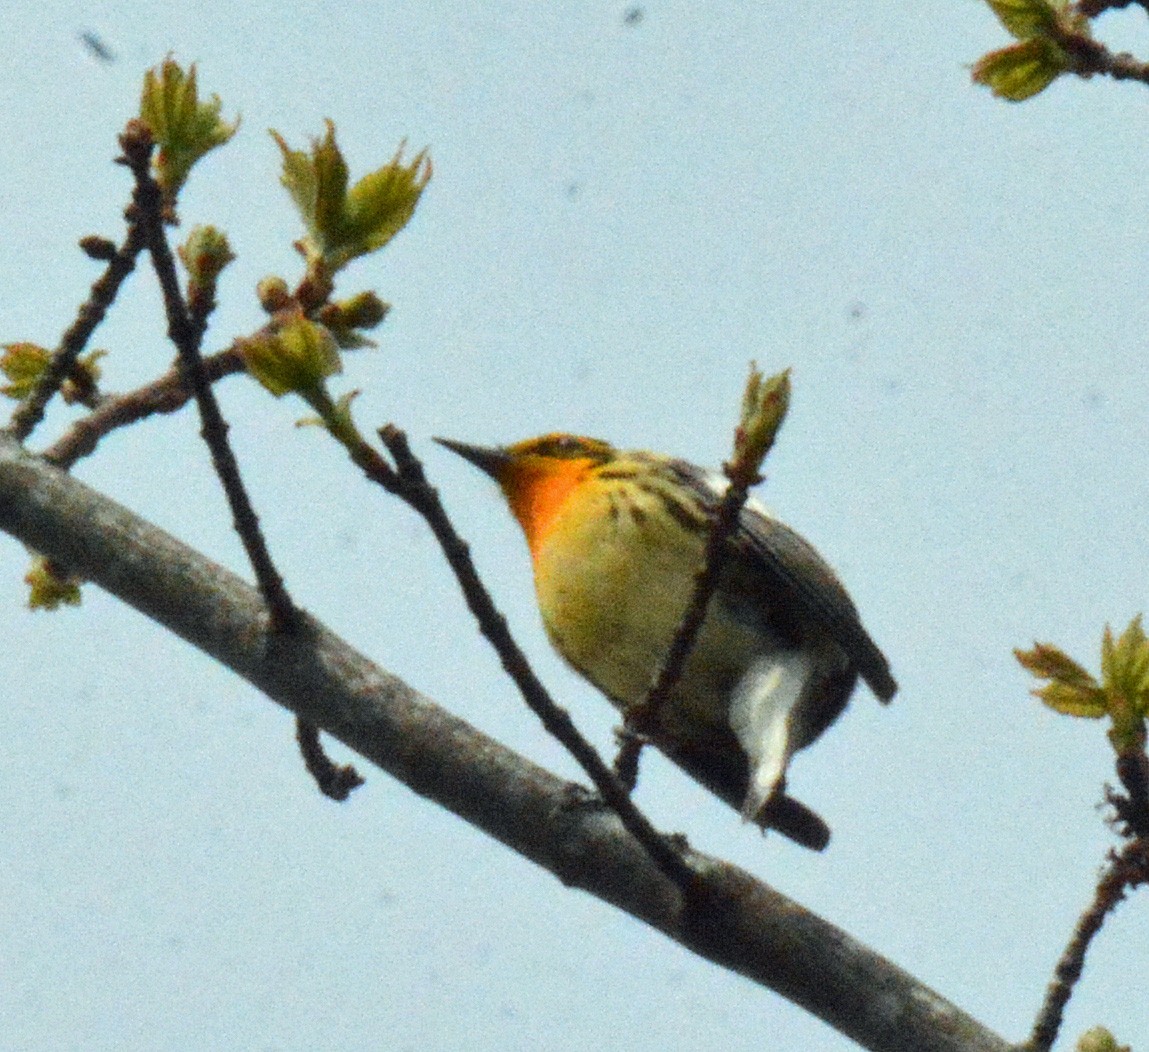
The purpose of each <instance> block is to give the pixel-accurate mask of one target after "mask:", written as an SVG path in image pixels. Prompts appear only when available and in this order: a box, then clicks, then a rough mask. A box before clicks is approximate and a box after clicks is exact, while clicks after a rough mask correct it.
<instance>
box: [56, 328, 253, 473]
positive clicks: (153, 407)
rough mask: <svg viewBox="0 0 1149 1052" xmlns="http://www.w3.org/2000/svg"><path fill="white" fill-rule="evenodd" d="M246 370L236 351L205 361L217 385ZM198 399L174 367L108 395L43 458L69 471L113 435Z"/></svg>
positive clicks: (210, 379) (207, 374) (209, 379)
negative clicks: (151, 379) (122, 392)
mask: <svg viewBox="0 0 1149 1052" xmlns="http://www.w3.org/2000/svg"><path fill="white" fill-rule="evenodd" d="M243 370H244V364H243V357H242V356H241V355H240V353H239V351H238V350H237V349H236V348H235V347H229V348H227V349H226V350H223V351H217V352H216V353H215V354H210V355H208V356H207V357H206V358H204V359H203V371H204V376H205V378H206V379H207V382H208V383H211V384H214V383H216V382H217V381H219V380H222V379H223V378H224V377H225V376H231V375H233V374H234V373H240V372H243ZM193 397H194V395H193V393H192V390H191V387H190V386H189V385H188V382H187V377H186V375H185V374H184V371H183V370H182V369H181V368H180V367H179V366H173V367H172V368H171V369H169V370H168V371H167V372H166V373H164V374H163V375H162V376H159V377H157V378H156V379H155V380H153V381H152V382H151V383H149V384H145V385H144V386H143V387H138V388H136V389H135V390H134V391H128V392H125V393H124V394H119V395H105V396H104V397H103V398H102V399H101V401H100V404H99V406H98V407H97V408H96V409H95V411H94V412H91V413H89V414H88V415H87V416H84V417H80V419H78V420H76V421H75V422H74V423H73V424H72V426H71V427H70V428H68V430H67V431H66V432H64V434H63V435H61V436H60V438H58V439H57V440H56V441H55V442H54V443H53V444H52V445H51V446H49V447H48V448H47V449H45V450H44V452H43V453H42V454H41V455H42V456H43V457H44V459H45V460H47V461H48V462H49V463H51V464H54V465H56V467H59V468H63V469H64V470H65V471H67V470H69V469H70V468H71V467H72V465H73V464H75V463H76V461H78V460H80V459H81V458H83V457H86V456H89V455H90V454H92V453H94V452H95V450H96V447H97V445H98V444H99V442H100V440H101V439H102V438H104V437H105V436H106V435H109V434H111V432H113V431H116V430H118V429H119V428H121V427H127V426H128V425H129V424H135V423H137V422H139V421H140V420H144V419H146V418H147V417H149V416H154V415H156V414H159V413H174V412H176V411H177V410H179V409H182V408H183V407H184V406H185V405H187V404H188V402H190V401H191V400H192V398H193Z"/></svg>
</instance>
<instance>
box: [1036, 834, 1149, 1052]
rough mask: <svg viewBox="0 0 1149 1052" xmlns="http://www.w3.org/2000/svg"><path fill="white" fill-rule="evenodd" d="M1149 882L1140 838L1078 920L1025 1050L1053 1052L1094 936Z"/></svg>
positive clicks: (1115, 862)
mask: <svg viewBox="0 0 1149 1052" xmlns="http://www.w3.org/2000/svg"><path fill="white" fill-rule="evenodd" d="M1147 883H1149V841H1146V840H1142V839H1138V840H1134V841H1133V842H1132V843H1130V844H1128V845H1126V847H1125V849H1124V850H1123V851H1122V852H1121V853H1120V854H1119V855H1113V856H1111V857H1110V862H1109V866H1108V867H1107V868H1106V869H1105V871H1104V872H1103V873H1102V875H1101V879H1100V880H1099V881H1098V883H1097V890H1096V892H1095V893H1094V896H1093V903H1092V905H1091V906H1090V907H1089V909H1088V910H1086V911H1085V913H1083V914H1082V915H1081V917H1080V918H1078V921H1077V926H1076V927H1075V928H1074V930H1073V936H1072V937H1071V938H1070V940H1069V943H1068V945H1067V946H1066V947H1065V951H1064V953H1062V955H1061V960H1059V961H1058V962H1057V967H1056V968H1055V969H1054V973H1053V975H1054V978H1053V981H1052V982H1051V983H1050V984H1049V989H1048V990H1047V991H1046V994H1045V1002H1044V1003H1043V1004H1042V1006H1041V1011H1040V1012H1039V1013H1038V1015H1037V1021H1036V1022H1035V1023H1034V1026H1033V1032H1032V1033H1031V1034H1030V1038H1029V1041H1028V1042H1026V1044H1025V1046H1024V1047H1025V1048H1026V1049H1027V1050H1028V1052H1049V1049H1050V1048H1052V1047H1053V1042H1054V1041H1055V1040H1056V1039H1057V1032H1058V1030H1060V1028H1061V1020H1062V1015H1063V1014H1064V1011H1065V1006H1066V1005H1067V1004H1068V1003H1069V998H1070V996H1071V995H1072V994H1073V987H1074V986H1075V985H1076V983H1077V980H1078V979H1080V978H1081V969H1082V967H1083V966H1084V964H1085V954H1086V953H1087V952H1088V950H1089V944H1090V943H1091V942H1092V941H1093V937H1094V936H1095V935H1096V934H1097V933H1098V932H1099V931H1100V930H1101V926H1102V925H1103V924H1104V923H1105V918H1106V917H1108V916H1109V914H1110V913H1111V912H1112V911H1113V910H1114V908H1115V907H1116V906H1117V904H1118V903H1119V902H1120V901H1121V900H1122V899H1123V898H1124V897H1125V892H1126V891H1127V890H1128V889H1131V888H1135V887H1137V886H1138V885H1139V884H1147Z"/></svg>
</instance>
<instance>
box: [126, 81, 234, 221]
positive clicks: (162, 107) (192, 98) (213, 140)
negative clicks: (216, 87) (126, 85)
mask: <svg viewBox="0 0 1149 1052" xmlns="http://www.w3.org/2000/svg"><path fill="white" fill-rule="evenodd" d="M222 105H223V104H222V103H221V102H220V99H219V96H218V95H213V96H212V97H211V98H210V99H208V100H207V101H205V102H201V101H200V98H199V91H198V89H197V87H196V72H195V65H194V63H193V64H192V65H191V66H189V67H188V69H187V70H186V71H185V70H184V69H183V68H182V67H181V66H179V65H178V64H177V63H176V62H175V61H174V60H173V59H171V58H168V59H165V60H164V62H163V64H162V65H161V66H160V68H159V70H158V71H157V70H154V69H149V70H148V71H147V73H146V74H144V88H143V91H142V93H141V94H140V120H142V121H143V122H144V123H145V124H146V125H147V126H148V129H149V130H150V131H151V133H152V139H153V140H154V141H155V144H156V146H157V147H158V150H157V152H156V156H155V160H154V162H153V164H154V167H155V174H156V182H157V183H159V185H160V188H161V189H162V190H163V192H164V196H165V198H166V199H167V201H168V203H169V204H170V203H172V202H174V201H175V198H176V195H177V194H178V193H179V190H180V187H181V186H183V184H184V181H185V180H186V179H187V177H188V173H189V172H190V171H191V169H192V165H194V164H195V163H196V161H198V160H199V159H200V158H201V157H203V155H204V154H206V153H208V152H209V151H211V150H214V149H215V148H216V147H217V146H222V145H223V144H224V143H225V142H227V141H228V140H229V139H230V138H231V137H232V136H233V135H234V134H235V132H236V129H237V128H238V127H239V120H238V119H237V120H236V121H234V122H233V123H230V124H229V123H228V122H227V121H225V120H221V119H220V115H219V112H220V109H221V108H222Z"/></svg>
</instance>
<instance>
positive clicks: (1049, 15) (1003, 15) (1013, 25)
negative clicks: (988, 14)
mask: <svg viewBox="0 0 1149 1052" xmlns="http://www.w3.org/2000/svg"><path fill="white" fill-rule="evenodd" d="M986 3H988V4H989V6H990V7H991V8H992V9H993V13H994V14H995V15H997V17H998V20H999V21H1000V22H1001V24H1002V25H1003V26H1005V28H1006V29H1007V30H1008V31H1009V32H1010V33H1011V34H1012V35H1013V36H1014V37H1016V38H1017V39H1018V40H1028V39H1029V38H1030V37H1035V36H1041V35H1043V34H1046V33H1049V32H1051V31H1053V30H1056V29H1057V23H1058V17H1059V15H1060V14H1061V6H1062V5H1057V4H1052V3H1050V2H1049V0H986Z"/></svg>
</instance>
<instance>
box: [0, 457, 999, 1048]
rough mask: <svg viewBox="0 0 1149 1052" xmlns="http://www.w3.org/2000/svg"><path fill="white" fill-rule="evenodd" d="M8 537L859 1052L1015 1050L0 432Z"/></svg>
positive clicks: (740, 874) (844, 940)
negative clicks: (785, 1002)
mask: <svg viewBox="0 0 1149 1052" xmlns="http://www.w3.org/2000/svg"><path fill="white" fill-rule="evenodd" d="M0 529H3V530H5V531H6V532H8V533H10V534H12V535H13V536H14V537H16V538H17V539H19V540H20V541H23V542H24V543H25V544H27V545H29V546H31V547H33V548H35V549H36V550H37V551H40V552H43V553H44V554H46V555H48V556H50V557H52V558H53V559H55V560H57V561H58V562H60V563H61V564H62V565H65V566H67V567H69V568H70V569H71V570H73V571H75V572H77V573H79V574H82V575H83V576H84V577H86V578H88V579H89V580H91V581H93V582H94V583H95V584H97V585H99V586H100V587H101V588H104V589H105V590H107V591H109V592H111V593H112V594H113V595H116V596H118V597H119V598H120V599H122V600H123V601H124V602H126V603H128V604H129V605H131V606H133V607H134V608H135V609H137V610H139V611H140V612H142V613H144V614H146V615H147V616H149V617H151V618H153V619H154V620H156V621H158V622H159V623H160V624H162V625H164V626H165V627H166V628H168V629H170V630H171V631H172V632H174V633H176V634H177V635H179V636H181V637H182V638H183V639H185V640H187V641H188V642H190V643H191V644H192V645H194V646H196V647H197V648H199V649H200V650H202V651H204V652H205V653H207V654H210V655H211V656H212V657H214V658H216V659H217V660H218V661H220V662H221V663H222V664H224V665H226V666H227V667H228V668H230V669H232V670H233V671H235V672H237V673H238V674H239V675H241V676H243V677H244V678H245V679H247V680H248V681H249V682H250V683H252V684H253V685H254V686H255V687H256V688H258V689H259V690H260V691H262V692H263V693H265V694H266V695H267V696H268V697H269V698H271V699H273V700H274V701H276V702H278V703H279V704H281V705H283V706H284V707H286V708H287V709H289V710H291V711H292V712H294V713H296V714H297V715H298V716H301V717H302V718H304V719H305V720H308V721H309V722H311V723H313V724H315V725H316V726H317V727H320V728H321V729H323V730H324V731H327V732H328V733H330V734H332V735H334V736H335V737H337V738H339V739H340V740H341V741H343V742H344V743H345V744H347V745H348V746H350V747H351V748H352V749H354V750H355V751H356V752H358V753H360V754H361V755H362V756H364V757H365V758H367V759H369V760H371V761H372V762H373V763H375V764H377V765H378V766H379V767H381V768H383V769H384V770H386V771H387V772H389V773H390V774H392V775H394V776H395V777H396V778H398V779H400V780H401V781H403V782H404V783H406V784H407V785H408V786H410V787H411V788H412V789H413V790H415V791H416V792H418V793H420V794H422V795H424V796H426V797H428V798H430V799H433V800H435V801H436V802H438V803H440V804H441V805H442V806H444V807H446V808H448V809H449V810H451V811H453V812H454V813H455V814H457V815H459V816H460V817H462V818H464V819H465V820H466V821H468V822H471V823H473V824H474V825H476V826H478V827H479V828H481V829H483V830H485V831H486V832H487V833H489V834H490V835H491V836H493V837H495V838H496V839H498V840H500V841H501V842H503V843H504V844H506V845H507V846H508V847H511V848H513V849H514V850H515V851H517V852H519V853H520V854H522V855H524V856H525V857H526V858H529V859H531V860H532V861H533V862H535V863H537V864H538V865H540V866H543V867H545V868H546V869H548V870H550V871H551V872H552V873H554V874H555V875H556V876H558V878H559V879H560V880H562V881H563V882H564V883H566V884H568V885H573V886H575V887H580V888H583V889H584V890H586V891H588V892H590V893H591V894H593V895H596V896H598V897H599V898H601V899H603V900H604V901H606V902H609V903H612V904H613V905H615V906H618V907H619V908H620V909H623V910H626V911H627V912H628V913H630V914H632V915H633V916H635V917H637V918H638V919H640V920H642V921H644V922H646V923H647V924H649V925H651V926H652V927H655V928H657V929H659V930H660V931H662V932H664V933H665V934H667V935H668V936H670V937H671V938H673V939H676V940H677V941H678V942H680V943H682V944H683V945H685V946H687V947H689V948H690V949H691V950H693V951H694V952H696V953H699V954H700V955H702V956H704V957H707V958H708V959H710V960H712V961H714V962H715V963H717V964H719V965H721V966H723V967H726V968H729V969H731V970H733V971H736V972H738V973H740V974H742V975H744V976H746V977H748V978H750V979H752V980H753V981H755V982H758V983H760V984H762V985H764V986H767V987H769V988H771V989H773V990H776V991H778V992H779V993H781V994H783V995H784V996H785V997H787V998H789V999H790V1000H792V1001H794V1002H795V1003H797V1004H799V1005H801V1006H802V1007H804V1008H806V1009H807V1010H808V1011H810V1012H812V1013H814V1014H815V1015H817V1016H819V1017H820V1018H821V1019H823V1020H825V1021H826V1022H827V1023H829V1024H830V1025H831V1026H833V1027H835V1028H836V1029H837V1030H839V1031H840V1032H841V1033H843V1034H845V1035H846V1036H848V1037H850V1038H852V1039H853V1040H855V1041H857V1042H858V1043H859V1044H860V1045H862V1046H863V1047H865V1048H869V1049H875V1050H883V1052H1007V1050H1008V1049H1009V1048H1010V1046H1009V1045H1008V1044H1007V1043H1006V1042H1005V1041H1003V1040H1002V1039H1001V1038H999V1037H997V1036H996V1035H995V1034H993V1033H991V1032H990V1031H988V1030H987V1029H985V1028H984V1027H982V1026H981V1025H980V1024H979V1023H977V1022H976V1021H975V1020H973V1019H972V1018H970V1017H969V1016H967V1015H966V1014H965V1013H963V1012H961V1011H960V1010H959V1009H957V1008H956V1007H954V1006H953V1005H951V1004H949V1003H948V1002H946V1001H945V1000H943V999H942V998H941V997H939V996H938V995H937V994H936V993H934V992H933V991H932V990H929V989H928V988H926V987H925V986H923V985H922V984H920V983H918V982H917V981H916V980H915V979H914V978H913V977H912V976H910V975H908V974H906V973H905V972H903V971H902V970H901V969H899V968H897V967H896V966H895V965H893V964H892V963H890V962H889V961H886V960H885V959H883V958H882V957H880V956H878V955H877V954H875V953H874V952H873V951H871V950H869V949H867V948H866V947H865V946H863V945H861V944H860V943H858V942H856V941H855V940H853V939H851V938H850V937H849V936H848V935H847V934H846V933H845V932H843V931H841V930H839V929H837V928H835V927H834V926H833V925H831V924H829V923H828V922H827V921H824V920H822V919H821V918H819V917H817V916H815V915H814V914H812V913H810V912H808V911H806V910H804V909H802V907H800V906H798V905H797V904H796V903H794V902H791V901H790V900H788V899H786V898H785V897H784V896H782V895H780V894H779V893H778V892H776V891H774V890H773V889H771V888H769V887H767V886H766V885H764V884H762V883H760V882H759V881H757V880H755V879H754V878H753V877H752V876H750V875H749V874H748V873H745V872H744V871H742V870H739V869H737V868H736V867H734V866H731V865H728V864H727V863H724V862H721V861H719V860H716V859H711V858H707V857H706V856H704V855H700V854H698V853H693V852H688V853H687V857H688V859H689V860H690V862H691V864H692V865H693V866H694V867H695V868H696V869H697V870H698V871H699V872H700V873H701V874H702V875H703V877H704V879H705V880H706V884H707V892H708V894H707V898H706V903H705V906H704V907H699V906H698V905H697V904H695V905H694V906H693V907H692V908H684V905H683V898H682V895H681V894H680V892H679V890H678V889H677V888H676V886H675V885H674V884H673V882H671V881H670V880H668V879H667V878H666V877H665V876H664V875H663V874H662V873H661V872H660V871H659V870H658V868H657V867H656V866H655V865H654V864H653V863H652V862H651V860H650V858H649V856H648V855H647V854H646V852H645V851H643V850H642V849H641V848H640V847H639V846H638V845H637V843H636V842H635V841H634V840H633V838H631V837H630V836H629V835H628V834H627V833H626V832H625V831H624V830H623V829H622V827H621V825H620V823H619V820H618V818H617V816H616V815H615V814H614V813H613V812H612V811H610V810H608V809H606V808H601V807H597V808H596V807H588V806H586V805H585V800H582V801H580V798H579V794H578V793H577V790H576V789H575V788H574V787H572V786H571V785H570V783H567V782H565V781H563V780H561V779H559V778H556V777H555V776H554V775H551V774H550V773H548V772H547V771H545V770H543V769H542V768H540V767H537V766H535V765H534V764H532V763H531V762H530V761H528V760H526V759H524V758H523V757H521V756H518V755H516V754H515V753H513V752H511V751H510V750H508V749H506V748H504V747H503V746H502V745H500V744H499V743H498V742H496V741H494V740H492V739H490V738H488V737H486V736H485V735H483V734H482V733H480V732H479V731H477V730H475V729H474V728H472V727H470V726H469V725H468V724H466V723H464V722H463V721H462V720H459V719H457V718H456V717H454V716H452V715H450V714H449V713H447V712H445V711H443V710H442V709H440V708H438V707H437V706H436V705H434V704H433V703H432V702H430V701H429V700H428V699H427V698H425V697H423V696H422V695H420V694H419V693H418V692H416V691H414V690H413V689H411V688H410V687H408V686H407V685H406V684H404V683H403V682H402V681H400V680H399V679H397V678H396V677H394V676H392V675H391V674H390V673H388V672H386V671H384V670H383V669H381V668H379V667H378V666H376V665H374V664H372V663H371V662H370V661H368V660H367V659H366V658H365V657H363V656H362V655H360V654H358V653H357V652H356V651H354V650H353V649H352V648H351V647H349V646H348V645H347V644H346V643H344V642H343V641H342V640H340V639H339V638H338V637H336V636H334V635H333V634H332V633H330V632H329V631H328V630H327V629H325V628H324V627H323V626H322V625H321V624H319V622H317V621H315V620H314V619H312V618H310V617H308V616H306V615H303V616H302V618H301V620H302V626H301V631H300V633H298V634H297V635H295V636H293V637H291V638H285V637H283V636H282V635H279V634H276V633H274V632H271V631H270V630H269V626H268V617H267V612H266V608H265V606H264V604H263V602H262V600H261V599H260V596H259V593H258V592H257V591H256V590H255V589H253V588H251V587H250V586H248V585H247V584H245V583H244V582H243V581H241V580H240V579H239V578H238V577H236V576H235V575H233V574H232V573H230V572H229V571H227V570H225V569H223V568H222V567H220V566H218V565H216V564H215V563H212V562H211V561H209V560H208V559H205V558H204V557H203V556H201V555H199V554H197V553H196V552H194V551H192V550H191V549H189V548H187V547H186V546H185V545H183V544H181V543H180V542H179V541H177V540H176V539H175V538H173V537H171V536H170V535H168V534H166V533H164V532H163V531H161V530H158V529H156V528H155V527H154V526H151V525H150V524H148V523H146V522H144V521H143V520H142V519H140V518H139V517H138V516H136V515H134V514H132V513H131V512H130V511H128V510H127V509H125V508H123V507H121V506H120V505H118V504H116V503H115V502H114V501H111V500H109V499H108V498H106V497H103V496H101V495H100V494H98V493H96V492H94V491H93V490H91V489H89V488H88V487H86V486H84V485H83V484H82V483H80V482H78V481H77V480H75V479H73V478H71V477H70V476H68V475H66V474H64V473H63V472H60V471H58V470H57V469H55V468H52V467H50V466H48V465H47V464H45V463H44V462H43V461H42V460H40V459H39V458H36V457H33V456H32V455H31V454H29V453H27V452H25V451H24V450H23V449H22V448H21V447H20V446H19V445H18V444H17V443H16V442H15V441H14V440H12V439H11V438H10V437H8V436H6V435H0Z"/></svg>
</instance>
